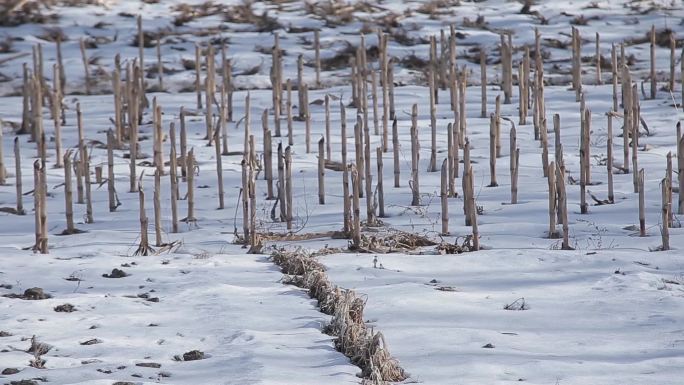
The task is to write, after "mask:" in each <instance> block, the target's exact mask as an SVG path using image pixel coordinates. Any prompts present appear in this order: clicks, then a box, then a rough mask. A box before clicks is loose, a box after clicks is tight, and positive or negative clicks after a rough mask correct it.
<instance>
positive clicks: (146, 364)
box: [135, 362, 161, 369]
mask: <svg viewBox="0 0 684 385" xmlns="http://www.w3.org/2000/svg"><path fill="white" fill-rule="evenodd" d="M135 366H140V367H142V368H155V369H159V368H161V364H158V363H156V362H138V363H137V364H135Z"/></svg>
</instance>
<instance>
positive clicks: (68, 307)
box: [55, 303, 76, 313]
mask: <svg viewBox="0 0 684 385" xmlns="http://www.w3.org/2000/svg"><path fill="white" fill-rule="evenodd" d="M55 311H56V312H57V313H71V312H75V311H76V307H75V306H74V305H72V304H70V303H65V304H64V305H59V306H55Z"/></svg>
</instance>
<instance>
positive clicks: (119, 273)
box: [102, 269, 129, 278]
mask: <svg viewBox="0 0 684 385" xmlns="http://www.w3.org/2000/svg"><path fill="white" fill-rule="evenodd" d="M128 275H129V274H128V273H126V272H125V271H123V270H121V269H112V272H111V273H109V274H102V276H103V277H105V278H124V277H128Z"/></svg>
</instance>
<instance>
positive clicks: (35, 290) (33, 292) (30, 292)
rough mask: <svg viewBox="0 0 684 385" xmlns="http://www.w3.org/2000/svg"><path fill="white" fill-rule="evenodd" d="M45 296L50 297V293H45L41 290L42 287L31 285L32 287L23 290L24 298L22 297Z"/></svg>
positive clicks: (35, 298)
mask: <svg viewBox="0 0 684 385" xmlns="http://www.w3.org/2000/svg"><path fill="white" fill-rule="evenodd" d="M47 298H50V295H49V294H45V292H43V289H42V288H40V287H32V288H30V289H26V290H25V291H24V298H23V299H28V300H39V299H47Z"/></svg>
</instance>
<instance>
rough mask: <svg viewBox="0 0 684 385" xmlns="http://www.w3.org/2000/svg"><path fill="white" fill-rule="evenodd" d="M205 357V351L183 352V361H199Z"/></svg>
mask: <svg viewBox="0 0 684 385" xmlns="http://www.w3.org/2000/svg"><path fill="white" fill-rule="evenodd" d="M203 359H204V352H201V351H199V350H191V351H189V352H187V353H183V361H197V360H203Z"/></svg>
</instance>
